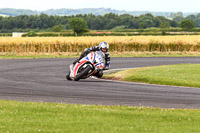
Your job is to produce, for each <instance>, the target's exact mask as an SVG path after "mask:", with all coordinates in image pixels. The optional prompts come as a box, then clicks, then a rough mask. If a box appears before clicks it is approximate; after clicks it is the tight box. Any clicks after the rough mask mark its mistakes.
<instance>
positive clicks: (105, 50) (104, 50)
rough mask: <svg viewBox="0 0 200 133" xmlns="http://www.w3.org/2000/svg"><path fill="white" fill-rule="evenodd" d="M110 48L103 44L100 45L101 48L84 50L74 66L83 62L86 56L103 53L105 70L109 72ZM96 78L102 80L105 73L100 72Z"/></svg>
mask: <svg viewBox="0 0 200 133" xmlns="http://www.w3.org/2000/svg"><path fill="white" fill-rule="evenodd" d="M108 48H109V45H108V43H107V42H101V43H100V44H99V46H94V47H91V48H86V49H85V50H84V52H83V53H81V56H80V57H79V58H78V59H76V60H74V62H73V64H74V65H75V64H76V63H77V62H78V61H79V60H81V59H82V58H83V57H85V56H86V55H88V54H89V53H90V52H92V51H94V52H96V51H100V52H102V53H103V54H102V56H103V58H104V60H105V63H104V68H103V70H108V69H109V68H110V54H109V53H108ZM94 76H97V77H98V78H101V77H102V76H103V71H102V70H100V71H98V72H97V73H95V74H94Z"/></svg>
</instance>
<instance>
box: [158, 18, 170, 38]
mask: <svg viewBox="0 0 200 133" xmlns="http://www.w3.org/2000/svg"><path fill="white" fill-rule="evenodd" d="M159 27H160V28H161V31H162V35H165V34H166V30H167V29H168V28H169V27H170V24H169V23H168V22H167V21H162V22H161V24H160V26H159Z"/></svg>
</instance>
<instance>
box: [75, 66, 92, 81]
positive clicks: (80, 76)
mask: <svg viewBox="0 0 200 133" xmlns="http://www.w3.org/2000/svg"><path fill="white" fill-rule="evenodd" d="M91 69H92V68H91V67H90V65H88V66H87V67H86V68H85V69H84V70H83V71H81V72H80V73H79V74H78V75H77V76H76V77H75V78H74V81H79V80H80V79H81V78H82V77H83V76H85V75H87V74H88V72H89V71H90V70H91Z"/></svg>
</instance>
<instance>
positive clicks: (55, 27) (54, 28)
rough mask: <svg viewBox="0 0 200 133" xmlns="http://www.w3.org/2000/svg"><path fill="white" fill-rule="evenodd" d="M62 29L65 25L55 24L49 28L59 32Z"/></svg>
mask: <svg viewBox="0 0 200 133" xmlns="http://www.w3.org/2000/svg"><path fill="white" fill-rule="evenodd" d="M63 30H65V27H64V26H63V25H61V24H58V25H55V26H53V27H52V28H51V31H53V32H61V31H63Z"/></svg>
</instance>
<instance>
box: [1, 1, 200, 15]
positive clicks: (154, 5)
mask: <svg viewBox="0 0 200 133" xmlns="http://www.w3.org/2000/svg"><path fill="white" fill-rule="evenodd" d="M199 6H200V0H0V8H15V9H30V10H38V11H44V10H47V9H60V8H70V9H79V8H111V9H116V10H126V11H155V12H178V11H181V12H200V8H199Z"/></svg>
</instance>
